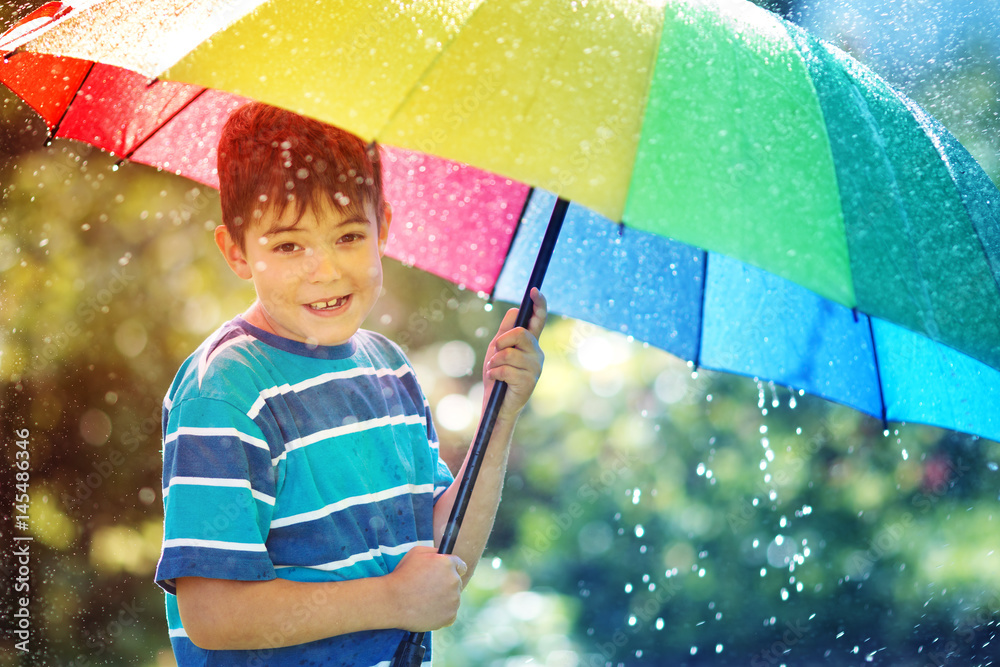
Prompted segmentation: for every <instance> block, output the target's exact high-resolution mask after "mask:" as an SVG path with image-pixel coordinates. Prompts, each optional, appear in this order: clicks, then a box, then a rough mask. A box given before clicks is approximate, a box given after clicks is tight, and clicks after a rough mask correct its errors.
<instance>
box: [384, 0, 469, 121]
mask: <svg viewBox="0 0 1000 667" xmlns="http://www.w3.org/2000/svg"><path fill="white" fill-rule="evenodd" d="M485 4H486V2H485V1H484V2H480V3H479V5H478V6H477V7H476V8H475V9H473V10H472V12H470V13H469V16H468V17H467V18H466V19H465V21H464V22H463V23H462V25H461V26H459V27H458V28H457V29H456V30H455V37H452V38H451V39H450V40H449V41H448V43H447V44H445V45H444V46H442V47H441V50H440V51H438V53H437V55H435V56H434V58H433V60H431V61H430V63H428V64H427V67H425V68H424V71H423V72H421V73H420V77H419V78H418V79H417V80H416V81H414V82H413V85H412V86H410V89H409V90H407V91H406V95H404V96H403V99H402V100H401V101H400V103H399V104H397V105H396V108H395V109H393V110H392V115H390V116H389V117H388V118H386V119H385V122H384V123H382V127H380V128H379V130H378V132H377V133H376V135H375V138H376V139H378V138H381V137H382V135H383V134H384V132H385V129H386V128H387V127H389V126H390V125H391V124H392V122H393V121H394V120H396V116H398V115H399V113H400V112H401V111H402V110H403V107H405V106H406V104H407V103H408V102H409V101H410V98H412V97H413V95H414V94H415V93H416V92H417V90H419V89H420V84H421V83H422V82H423V81H424V79H426V78H427V75H428V74H430V72H431V70H432V69H434V67H435V66H436V65H437V63H438V61H439V60H441V57H442V56H443V55H444V53H445V51H447V50H448V49H450V48H451V45H452V44H454V43H455V39H457V38H458V35H459V34H460V33H461V32H462V29H463V28H464V27H465V26H467V25H468V24H469V22H470V21H471V20H472V18H473V17H474V16H475V15H476V14H477V13H478V12H479V10H480V9H482V8H483V6H484V5H485Z"/></svg>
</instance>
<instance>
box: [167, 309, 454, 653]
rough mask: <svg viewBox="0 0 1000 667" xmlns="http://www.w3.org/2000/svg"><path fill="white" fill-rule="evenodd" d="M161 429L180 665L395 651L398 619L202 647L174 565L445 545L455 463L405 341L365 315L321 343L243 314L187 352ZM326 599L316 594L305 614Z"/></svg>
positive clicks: (366, 554) (294, 565)
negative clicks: (313, 635)
mask: <svg viewBox="0 0 1000 667" xmlns="http://www.w3.org/2000/svg"><path fill="white" fill-rule="evenodd" d="M163 434H164V436H163V505H164V538H163V549H162V553H161V556H160V562H159V564H158V566H157V569H156V583H157V584H159V585H160V586H161V587H162V588H163V589H164V590H165V591H166V592H167V593H168V595H167V621H168V625H169V628H170V637H171V643H172V644H173V647H174V653H175V655H176V657H177V660H178V664H179V665H181V666H182V667H186V666H187V665H234V664H241V665H242V664H251V665H252V664H257V665H293V664H294V665H300V664H323V665H345V666H346V665H361V666H364V667H369V666H371V665H378V664H388V661H389V660H390V659H391V658H392V654H393V652H394V651H395V648H396V645H397V644H398V643H399V639H400V637H401V636H402V633H401V632H400V631H371V632H359V633H353V634H348V635H341V636H338V637H331V638H328V639H324V640H321V641H317V642H311V643H308V644H301V645H298V646H292V647H288V648H284V649H275V650H260V651H206V650H203V649H200V648H198V647H196V646H195V645H194V644H192V643H191V641H190V640H189V639H188V638H187V634H186V633H185V631H184V628H183V626H182V624H181V620H180V615H179V613H178V611H177V598H176V596H175V593H176V589H175V588H174V579H175V578H177V577H184V576H197V577H208V578H213V579H234V580H241V581H260V580H269V579H274V578H276V577H281V578H284V579H291V580H295V581H341V580H346V579H359V578H363V577H375V576H381V575H384V574H387V573H389V572H391V571H392V569H393V568H394V567H395V566H396V565H397V564H398V563H399V561H400V560H401V559H402V557H403V555H404V554H405V553H406V552H407V551H408V550H409V549H410V548H411V547H413V546H416V545H427V546H433V540H434V535H433V517H432V510H433V505H434V501H435V499H436V498H437V497H438V496H439V495H440V494H441V493H442V492H443V491H444V490H445V489H446V488H447V487H448V485H449V484H450V483H451V481H452V475H451V473H450V471H449V470H448V467H447V466H446V465H445V463H444V462H443V461H442V460H441V459H440V458H439V456H438V442H437V436H436V434H435V431H434V425H433V423H432V421H431V414H430V408H429V406H428V404H427V401H426V399H425V398H424V396H423V393H422V392H421V390H420V387H419V385H418V384H417V379H416V377H415V376H414V373H413V368H412V367H411V366H410V364H409V363H408V361H407V360H406V357H405V356H404V355H403V353H402V351H400V350H399V348H398V347H396V346H395V345H394V344H393V343H391V342H390V341H388V340H387V339H386V338H384V337H382V336H380V335H378V334H375V333H372V332H369V331H364V330H361V331H358V332H357V334H355V335H354V337H353V338H352V339H351V340H350V341H348V342H347V343H345V344H343V345H337V346H309V345H306V344H305V343H300V342H297V341H293V340H289V339H286V338H282V337H280V336H276V335H274V334H271V333H268V332H265V331H262V330H261V329H259V328H257V327H254V326H252V325H250V324H248V323H247V322H246V321H245V320H243V319H242V318H236V319H234V320H232V321H231V322H229V323H227V324H225V325H223V326H222V327H221V328H220V329H219V330H218V331H217V332H216V333H215V334H213V335H212V336H211V337H210V338H209V339H208V340H206V341H205V342H204V343H203V344H202V345H201V347H199V348H198V350H197V351H196V352H195V353H194V354H193V355H191V357H189V358H188V360H187V361H185V363H184V364H183V365H182V366H181V369H180V370H179V371H178V373H177V376H176V378H175V379H174V382H173V384H172V385H171V387H170V390H169V392H168V394H167V397H166V398H165V400H164V407H163ZM318 603H320V602H319V601H312V602H311V601H310V600H303V605H302V609H301V613H302V614H308V613H309V605H310V604H318ZM288 622H290V623H294V622H295V618H291V619H288ZM274 633H275V635H280V633H281V626H280V625H279V626H277V627H276V628H275V630H274ZM427 659H428V660H429V659H430V655H429V652H428V656H427ZM303 660H305V662H302V661H303ZM310 661H315V662H310Z"/></svg>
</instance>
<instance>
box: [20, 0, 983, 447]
mask: <svg viewBox="0 0 1000 667" xmlns="http://www.w3.org/2000/svg"><path fill="white" fill-rule="evenodd" d="M325 4H326V7H325V9H324V11H317V10H314V9H310V10H306V9H304V8H302V7H301V6H298V5H295V4H294V3H287V2H278V1H276V0H272V1H271V2H267V3H257V2H250V3H233V2H219V1H215V2H208V1H206V0H201V1H198V2H185V3H183V7H179V6H178V7H174V6H173V5H174V3H170V2H161V1H157V2H148V3H142V4H141V5H140V6H133V5H131V4H130V5H128V6H127V7H125V6H124V5H122V6H119V3H118V2H115V1H113V0H105V1H104V2H99V3H96V4H93V6H91V7H89V8H85V9H83V10H79V11H76V12H74V11H70V10H67V9H65V8H64V7H62V6H61V5H60V6H59V7H55V6H52V5H59V3H50V5H47V6H46V7H45V8H43V9H42V10H39V12H37V13H36V15H33V16H32V17H29V20H25V21H24V22H22V24H21V25H20V27H19V28H16V29H15V30H12V31H11V32H10V33H8V37H7V39H6V41H5V42H3V43H0V50H4V51H7V50H12V49H18V51H19V52H17V53H15V54H14V55H13V56H11V57H10V58H9V63H8V64H6V65H4V66H3V69H0V77H2V79H3V80H4V81H5V82H7V83H8V85H9V86H10V87H12V88H13V89H14V90H15V91H17V92H18V93H19V94H21V95H22V97H24V98H25V99H26V100H27V101H28V102H29V103H30V104H32V106H34V107H35V108H36V109H38V110H39V112H40V113H41V114H42V115H43V117H45V119H46V121H47V122H48V123H49V125H50V127H51V128H53V129H52V132H53V134H54V135H55V136H66V137H72V138H77V139H81V140H84V141H88V142H90V143H94V144H96V145H99V146H101V147H102V148H105V149H106V150H109V151H111V152H114V153H115V154H118V155H121V156H123V157H127V158H129V159H132V160H135V161H139V162H144V163H147V164H153V165H155V166H158V167H160V168H163V169H168V170H170V171H174V172H176V173H180V174H184V175H186V176H189V177H191V178H193V179H195V180H198V181H200V182H202V183H206V184H209V185H215V176H214V173H213V171H212V169H213V165H214V155H213V146H214V138H215V136H216V134H215V133H216V132H217V128H218V126H219V124H220V123H221V122H222V119H224V118H225V116H226V114H227V113H228V112H229V111H230V110H231V109H232V108H234V107H235V106H236V105H238V104H240V103H241V102H242V98H240V97H238V96H235V94H228V95H227V94H225V93H223V92H221V91H219V90H213V89H211V88H209V89H206V88H204V87H203V86H201V85H194V84H187V85H185V84H182V83H176V82H169V81H167V80H166V79H167V78H174V79H182V80H187V81H200V82H202V83H203V84H209V85H210V86H213V87H217V88H226V89H229V90H232V91H235V93H242V94H246V95H249V96H252V97H255V98H260V99H263V100H265V101H269V102H272V103H277V104H279V105H281V106H285V107H288V108H293V109H296V110H299V111H303V112H305V113H308V114H310V115H313V116H316V117H318V118H321V119H323V120H327V121H332V122H335V123H336V124H338V125H341V126H344V127H347V128H348V129H351V130H352V131H355V132H357V133H359V134H361V135H362V136H365V137H369V138H378V139H379V140H381V141H383V142H385V143H388V144H390V145H394V146H404V147H408V148H409V149H417V150H420V149H423V150H424V151H430V152H433V153H435V154H438V155H445V156H449V157H451V158H455V159H458V160H462V161H465V162H468V163H472V164H475V165H477V166H480V167H484V168H486V169H489V170H493V171H496V172H498V173H502V174H504V175H505V176H510V177H514V178H516V179H520V180H521V181H522V182H527V183H530V184H532V185H535V186H538V187H539V188H545V187H548V189H549V190H552V191H554V192H556V193H558V194H560V195H562V196H564V197H569V198H572V199H573V200H574V201H575V202H576V204H574V206H573V207H571V209H570V223H571V224H574V225H575V224H577V223H574V221H575V220H579V221H580V222H579V225H580V226H578V227H575V229H577V231H576V232H573V233H569V234H564V235H563V239H562V240H561V241H560V247H559V248H558V249H557V258H562V259H559V261H557V262H556V267H557V268H556V270H557V271H558V273H556V274H555V275H557V276H559V279H558V280H552V279H550V281H549V282H548V283H547V285H548V286H547V291H550V292H551V293H552V296H553V306H554V308H555V309H556V312H561V313H563V314H566V315H571V316H574V317H580V318H582V319H587V320H591V321H596V322H597V323H599V324H602V325H604V326H606V327H608V328H610V329H612V330H616V331H623V332H625V333H628V334H630V335H633V336H635V337H636V338H638V339H640V340H645V341H649V342H652V343H654V344H656V345H659V346H661V347H664V348H665V349H667V350H669V351H671V352H673V353H674V354H677V355H678V356H680V357H682V358H685V359H689V360H692V361H694V362H695V363H697V364H699V365H702V366H705V367H708V368H714V369H720V370H727V371H733V372H738V373H745V374H748V375H753V376H757V377H761V378H766V379H771V380H775V381H777V382H780V383H782V384H786V385H790V386H794V387H797V388H801V389H803V390H805V391H809V392H811V393H816V394H819V395H821V396H824V397H827V398H830V399H833V400H836V401H839V402H842V403H846V404H848V405H852V406H853V407H856V408H858V409H859V410H862V411H865V412H867V413H869V414H873V415H876V416H880V417H882V418H883V419H886V420H905V421H917V422H924V423H931V424H935V425H940V426H945V427H947V428H954V429H958V430H962V431H970V432H974V433H978V434H982V435H988V436H990V437H994V438H995V437H997V436H998V435H1000V425H998V424H997V419H996V418H994V417H993V416H992V415H994V414H998V412H997V410H996V409H995V407H996V406H997V404H998V401H1000V398H998V396H997V389H996V387H998V386H1000V383H998V382H997V381H996V380H997V377H996V375H995V373H996V371H995V369H996V368H1000V288H998V283H1000V225H998V222H997V220H998V219H1000V214H998V206H1000V204H998V199H1000V197H998V192H997V189H996V187H995V186H994V185H993V184H992V182H991V181H990V180H989V178H988V177H987V176H986V175H985V173H984V172H983V171H982V170H981V168H979V166H978V165H977V164H976V163H975V161H974V160H973V159H972V158H971V157H970V156H969V155H968V153H967V152H966V151H965V150H964V149H963V148H962V147H961V145H960V144H959V143H958V142H957V140H955V139H954V137H953V136H952V135H951V134H950V133H948V132H947V130H945V129H944V128H943V127H942V126H941V125H940V124H939V123H937V122H936V121H934V120H933V119H932V118H930V117H929V116H927V115H926V114H925V113H924V112H923V111H921V110H920V109H919V108H918V107H917V106H916V105H915V104H914V103H913V102H911V101H909V100H907V99H906V98H904V97H903V96H902V95H900V94H899V93H896V92H895V91H893V90H892V89H891V88H890V87H889V86H888V85H886V84H885V83H884V82H883V81H881V80H880V79H879V78H878V77H876V76H875V75H873V74H872V73H871V72H869V71H867V70H866V69H864V68H863V67H862V66H861V65H859V64H858V63H857V62H855V61H854V60H852V59H851V58H850V57H848V56H847V55H845V54H843V53H842V52H840V51H838V50H837V49H835V48H833V47H830V46H827V45H824V44H821V43H819V42H817V41H816V40H814V39H812V38H811V37H809V36H808V35H807V34H805V33H804V32H802V31H801V30H800V29H798V28H796V27H795V26H793V25H791V24H788V23H786V22H783V21H781V20H780V19H778V18H777V17H775V16H774V15H772V14H769V13H767V12H765V11H763V10H760V9H758V8H756V7H755V6H753V5H751V4H749V3H748V2H745V1H744V0H731V1H729V2H722V1H718V0H671V1H670V2H667V3H666V5H665V6H664V5H663V4H662V3H654V4H652V5H649V6H646V5H643V6H638V7H636V6H632V5H629V6H628V7H625V8H623V9H620V8H615V7H614V6H613V4H610V3H590V4H589V5H587V6H586V7H585V6H582V4H580V3H577V4H575V5H574V4H571V5H567V6H565V7H564V6H563V5H562V4H560V3H553V4H551V6H550V5H547V4H546V5H544V6H540V7H533V8H532V12H533V14H532V16H531V17H527V16H524V15H523V14H522V8H520V6H519V5H516V4H515V5H514V6H512V7H506V6H505V5H504V3H497V2H491V3H484V4H482V5H476V6H475V7H469V6H467V5H461V6H458V7H453V6H451V5H444V6H443V7H439V6H437V5H435V8H430V7H427V6H424V5H423V4H421V3H415V4H414V5H413V6H412V7H410V8H409V9H408V11H407V12H402V11H401V10H399V11H397V10H394V11H391V12H389V11H382V10H381V8H379V7H358V6H356V5H351V6H342V5H341V4H340V3H337V2H332V1H329V0H328V1H327V2H326V3H325ZM456 4H457V3H456ZM276 16H280V17H281V20H280V21H278V20H277V18H275V17H276ZM529 18H530V19H531V20H528V19H529ZM542 18H544V19H545V20H544V21H543V20H541V19H542ZM227 26H228V27H227ZM553 35H556V36H557V38H554V37H553ZM209 36H211V37H212V38H211V40H207V39H206V38H207V37H209ZM321 37H322V38H321ZM26 42H27V46H29V47H30V48H31V49H42V50H49V51H56V52H61V53H74V54H76V55H81V56H84V57H88V58H93V59H96V60H100V61H102V62H116V63H119V64H121V65H125V66H127V67H129V68H130V69H132V70H135V71H137V72H143V73H144V75H140V74H136V73H134V72H131V71H126V70H121V69H116V68H113V67H110V66H108V65H103V64H92V63H90V62H86V61H78V60H71V59H51V58H49V59H47V57H46V56H43V55H38V54H34V53H27V52H21V51H22V49H23V48H26V47H25V43H26ZM246 53H252V54H254V55H253V57H250V58H248V57H245V55H244V54H246ZM167 68H169V71H168V72H167V74H166V75H165V76H164V77H163V78H162V79H160V80H156V81H155V82H154V83H152V84H151V85H150V84H149V80H148V79H146V78H145V77H150V76H153V75H155V74H157V73H160V72H161V71H162V70H164V69H167ZM317 71H322V72H323V75H322V76H316V75H315V72H317ZM46 77H49V78H48V79H46ZM78 88H79V89H81V93H80V94H79V95H78V94H77V93H76V90H77V89H78ZM73 100H75V101H74V103H73V104H72V105H69V103H70V102H71V101H73ZM67 105H69V106H67ZM386 150H387V154H388V159H387V160H386V162H387V165H388V171H389V173H388V174H387V183H388V188H389V194H390V197H391V199H392V201H393V202H394V204H395V206H396V209H397V213H396V220H397V224H396V225H394V230H393V231H394V235H395V236H396V237H397V238H396V239H394V240H393V241H392V242H391V244H390V254H391V255H393V256H396V257H397V258H399V259H402V260H403V261H404V262H407V263H410V264H415V265H417V266H419V267H421V268H424V269H427V270H430V271H432V272H434V273H437V274H438V275H442V276H444V277H446V278H448V279H449V280H452V281H454V282H456V283H459V284H462V285H465V286H468V287H470V288H472V289H475V290H477V291H480V292H484V293H492V292H493V291H494V287H495V285H496V281H497V278H498V276H499V274H500V269H501V267H503V266H504V262H505V261H506V262H507V265H508V266H507V270H506V273H505V276H514V275H516V271H517V269H516V268H515V267H523V266H524V264H525V263H526V262H528V261H530V260H527V259H524V258H523V257H527V256H531V250H530V248H529V239H530V234H533V233H536V232H534V231H533V230H534V229H535V224H534V221H535V219H536V217H537V213H536V212H537V211H538V210H540V209H539V208H538V207H537V206H536V205H534V202H535V201H538V200H540V199H541V198H542V197H543V193H542V192H540V191H538V190H536V191H535V196H534V198H533V200H532V201H533V205H532V206H529V207H527V209H525V205H524V203H525V198H526V197H527V195H528V188H527V187H525V186H524V185H521V184H520V183H518V182H516V181H514V180H508V179H505V178H500V177H497V176H494V175H492V174H490V173H487V172H483V171H480V170H478V169H474V168H471V167H468V166H465V165H464V164H461V163H457V162H451V161H447V160H440V159H437V158H432V157H430V156H429V155H426V154H422V153H419V152H415V151H413V150H405V149H398V148H387V149H386ZM581 204H582V205H584V206H587V207H589V209H590V211H597V212H599V213H603V214H605V215H607V216H608V217H609V219H610V220H614V221H624V223H626V224H627V225H629V227H634V228H635V229H629V230H627V232H626V233H625V234H623V235H621V236H620V237H619V234H618V230H617V229H616V228H615V227H614V226H609V225H608V224H607V222H606V221H601V220H600V215H599V214H598V213H593V212H587V211H584V210H583V209H580V208H579V205H581ZM522 209H524V210H526V213H527V214H528V215H527V217H526V223H531V224H524V225H522V229H523V232H524V233H519V234H518V237H517V240H518V243H515V244H514V245H513V247H511V239H512V237H513V234H514V231H515V229H517V222H518V215H519V213H520V212H521V211H522ZM400 223H402V224H400ZM529 230H532V231H529ZM537 233H540V232H537ZM445 238H447V239H448V240H449V243H447V244H444V243H441V242H440V240H441V239H445ZM666 238H670V239H673V240H671V241H667V240H665V239H666ZM680 241H684V242H687V243H691V244H693V245H695V246H697V247H700V248H707V249H708V251H707V252H706V251H701V250H695V249H694V248H692V247H690V246H686V245H683V244H681V243H679V242H680ZM570 247H572V250H570V249H569V248H570ZM509 248H510V249H511V251H512V253H513V256H512V258H511V259H507V253H508V249H509ZM563 248H566V250H563ZM654 249H655V252H654ZM716 253H719V254H716ZM565 258H571V259H565ZM681 258H683V261H681ZM733 260H738V261H733ZM691 262H694V264H691ZM559 267H562V268H559ZM573 267H585V268H586V269H587V271H592V272H593V273H592V274H589V275H588V274H587V273H586V272H583V271H580V270H579V269H578V268H576V269H575V268H573ZM667 269H669V270H667ZM723 269H726V270H723ZM759 269H764V270H765V271H766V272H763V271H760V270H759ZM574 271H575V274H574V273H573V272H574ZM521 272H522V273H523V268H522V271H521ZM623 272H624V273H623ZM609 275H614V276H616V280H614V281H609V280H607V279H606V277H607V276H609ZM592 276H596V278H594V277H592ZM624 276H629V278H627V279H626V278H624ZM740 276H742V278H741V277H740ZM682 277H687V278H690V279H689V280H688V281H687V282H684V281H683V280H682ZM513 281H514V279H513V278H507V279H506V280H501V282H500V285H499V288H498V289H497V290H496V295H497V296H498V297H500V298H503V299H512V298H513V296H514V293H515V289H514V288H512V286H511V285H512V284H513ZM628 281H631V283H629V282H628ZM748 281H749V282H748ZM612 286H613V288H614V293H609V291H610V290H611V288H612ZM748 286H757V293H756V296H751V295H749V294H746V293H745V290H747V289H748V288H749V287H748ZM802 288H806V289H802ZM956 295H963V298H956ZM514 300H516V299H514ZM736 306H739V307H740V308H736ZM720 307H721V308H722V312H721V313H717V312H716V311H717V310H718V309H719V308H720ZM741 309H742V310H741ZM745 309H750V310H746V312H743V311H744V310H745ZM868 316H871V318H869V317H868ZM834 323H836V325H835V324H834ZM913 332H917V333H919V334H922V335H919V336H918V335H913ZM928 339H929V340H928ZM935 343H942V344H935Z"/></svg>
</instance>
